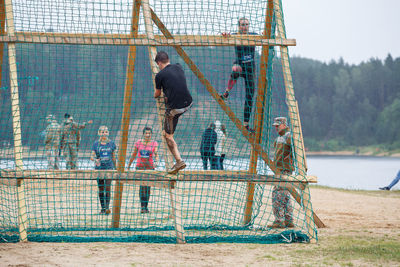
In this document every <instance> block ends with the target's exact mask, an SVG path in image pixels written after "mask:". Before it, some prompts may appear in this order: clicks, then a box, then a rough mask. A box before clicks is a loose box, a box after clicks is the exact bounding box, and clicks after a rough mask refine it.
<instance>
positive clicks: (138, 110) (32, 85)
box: [0, 0, 317, 243]
mask: <svg viewBox="0 0 400 267" xmlns="http://www.w3.org/2000/svg"><path fill="white" fill-rule="evenodd" d="M146 3H147V1H134V0H108V1H105V0H104V1H103V0H91V1H69V0H35V1H27V0H14V1H8V0H7V1H0V21H1V25H0V26H1V35H0V37H1V43H0V45H1V47H0V53H2V54H0V59H1V64H0V66H1V72H0V73H1V88H0V101H1V105H0V118H1V121H0V169H1V170H0V171H1V180H0V181H1V182H0V242H17V241H20V240H30V241H51V242H61V241H62V242H89V241H118V242H120V241H129V242H131V241H135V242H165V243H175V242H177V241H178V242H181V243H182V242H189V243H198V242H259V243H277V242H308V241H310V240H316V238H317V232H316V228H315V224H314V218H313V211H312V205H311V202H310V197H309V196H310V193H309V189H308V186H307V185H308V182H311V180H312V179H311V178H310V177H309V176H307V175H306V169H307V167H306V160H305V157H304V149H303V140H302V136H301V126H300V120H299V117H298V111H297V103H296V101H295V98H294V93H293V86H292V83H291V74H290V66H289V58H288V54H287V45H290V44H289V43H288V42H289V41H290V40H286V34H285V29H284V23H283V13H282V11H281V3H280V1H279V0H275V1H261V0H247V1H231V0H218V1H215V0H209V1H207V0H204V1H187V0H185V1H180V0H162V1H161V0H154V1H150V3H149V5H146ZM135 7H136V9H135ZM137 8H140V10H139V11H137V12H135V10H138V9H137ZM152 12H153V13H152ZM243 17H245V18H246V19H245V20H244V21H247V22H248V24H250V25H249V32H250V33H251V34H235V33H237V32H238V30H239V29H238V28H239V25H238V23H239V22H240V20H239V19H240V18H243ZM242 21H243V20H242ZM149 22H150V23H151V24H149ZM146 25H147V26H146ZM223 32H228V33H231V35H230V36H228V37H223V36H222V33H223ZM163 36H166V37H167V38H169V39H171V40H172V41H174V40H175V41H176V43H172V42H171V40H169V41H170V43H169V45H165V44H166V42H167V41H168V40H167V39H166V38H164V37H163ZM257 38H258V39H257ZM246 41H247V42H258V43H253V45H249V47H253V48H255V52H254V61H253V63H249V64H252V66H253V67H252V69H251V70H248V67H245V66H244V65H246V64H248V63H241V64H239V65H241V66H242V67H243V68H242V73H241V74H239V77H238V79H237V82H236V84H234V85H233V87H232V89H231V90H230V91H229V97H228V98H227V99H222V98H221V97H220V96H219V95H220V94H223V93H224V92H225V89H226V88H227V87H229V85H228V84H229V80H230V79H231V80H232V77H234V76H235V73H233V74H232V65H233V63H234V62H235V60H237V56H236V54H235V44H238V43H235V42H246ZM285 41H286V42H287V43H284V42H285ZM178 42H179V43H178ZM227 42H228V44H227ZM262 42H263V43H262ZM268 42H270V45H271V46H267V44H268ZM224 43H225V44H224ZM280 44H282V45H280ZM129 45H131V46H129ZM238 45H239V44H238ZM263 45H264V46H263ZM151 47H152V48H151ZM152 49H153V50H152ZM154 49H155V50H156V51H160V50H164V51H166V52H167V53H168V54H169V57H170V60H171V63H173V64H175V63H179V64H180V65H181V66H182V68H183V70H184V72H185V75H186V79H187V85H188V88H189V91H190V93H191V95H192V97H193V106H192V107H191V108H190V109H189V110H188V111H187V112H186V113H184V114H183V115H182V116H181V117H180V119H179V123H178V126H177V129H176V131H175V134H174V137H175V140H176V143H177V146H178V148H179V151H180V153H181V155H182V158H183V160H184V161H185V162H186V165H187V167H186V168H185V169H184V170H182V171H180V172H179V173H178V175H168V174H167V172H166V169H167V168H169V167H171V164H173V163H174V161H171V158H172V157H171V154H170V152H169V150H168V148H167V146H166V143H165V140H164V138H163V137H162V136H163V135H162V131H163V128H162V125H163V123H162V121H163V120H164V118H163V114H164V111H165V106H164V105H163V103H162V101H160V103H159V107H158V106H157V104H156V103H157V100H155V99H154V97H153V94H154V84H153V81H154V75H155V74H156V73H157V72H158V69H157V68H156V69H154V67H156V65H155V62H154V54H153V52H154ZM182 49H183V50H182ZM152 51H153V52H152ZM182 51H183V52H182ZM245 72H246V73H245ZM240 75H241V76H240ZM246 75H247V76H246ZM251 81H254V84H249V83H251ZM231 83H232V81H231ZM252 90H254V94H253V96H251V91H252ZM246 101H247V102H246ZM246 105H247V111H246V110H245V106H246ZM249 108H250V111H249ZM66 113H67V114H69V115H70V116H72V117H73V121H74V123H76V125H81V127H82V129H80V130H76V131H75V132H74V133H73V134H71V132H68V131H69V130H68V127H67V126H66V125H67V124H68V123H69V122H68V118H66V117H65V114H66ZM49 115H52V116H49ZM67 117H68V116H67ZM276 117H286V118H287V125H288V127H289V128H288V129H289V131H290V132H291V134H290V136H289V138H288V139H285V142H288V144H289V148H290V153H289V154H290V155H289V154H288V155H286V156H287V157H289V158H291V159H292V160H289V161H288V164H289V165H290V167H289V169H290V171H287V170H283V171H282V169H279V168H278V169H276V167H274V166H277V165H279V164H277V163H278V162H276V160H275V161H274V156H275V154H276V153H277V146H276V145H274V142H275V141H276V140H277V138H278V137H279V135H278V134H277V131H276V130H275V127H274V126H273V125H272V124H273V123H274V118H276ZM246 118H247V120H248V121H249V127H250V131H248V129H247V128H245V126H246ZM90 121H93V123H89V122H90ZM217 121H218V122H217ZM210 123H214V125H216V127H215V128H214V127H212V128H213V129H214V130H213V131H214V132H215V133H216V136H217V137H216V140H215V141H216V142H217V143H216V144H214V146H213V147H214V148H213V149H211V150H210V151H204V150H205V149H204V147H203V149H201V144H202V142H203V143H204V142H205V139H207V138H206V137H205V130H206V129H207V127H208V126H209V125H210ZM101 125H105V126H107V127H108V129H109V133H110V135H109V139H110V140H112V141H113V142H115V144H116V150H115V152H114V155H115V157H116V158H117V161H118V164H117V169H118V170H115V169H110V170H106V171H104V170H100V171H99V170H95V169H94V166H95V163H94V162H93V161H91V160H90V157H91V155H92V153H93V150H94V148H93V143H94V142H95V141H96V140H98V139H99V136H98V130H99V127H100V126H101ZM220 125H224V126H225V127H226V133H225V134H224V136H222V135H221V129H220V127H219V126H220ZM145 127H150V128H151V129H152V135H151V140H152V141H156V142H157V143H158V149H157V154H158V161H157V162H156V164H155V167H154V168H155V169H154V170H140V171H139V170H136V168H135V166H136V163H137V157H138V156H139V155H138V156H137V157H136V158H135V159H134V160H133V161H132V165H131V168H130V169H128V168H127V166H128V163H129V161H130V159H131V157H132V154H134V153H135V144H136V142H137V141H139V140H142V141H143V140H144V138H145V137H144V134H143V129H144V128H145ZM252 129H254V132H253V131H252ZM211 133H212V131H211ZM78 134H79V137H77V136H78ZM74 138H75V139H74ZM70 139H71V140H72V139H73V142H72V141H71V140H70ZM222 139H223V140H224V142H223V144H222V145H221V143H218V142H221V140H222ZM46 140H47V141H46ZM68 140H70V141H71V142H69V141H68ZM45 142H47V145H45ZM77 143H79V144H77ZM215 146H217V148H216V147H215ZM218 146H220V147H219V148H218ZM221 146H222V148H221ZM209 147H212V145H210V146H209ZM214 152H216V154H215V153H214ZM151 153H154V151H152V152H151ZM139 154H140V153H139ZM140 155H141V154H140ZM153 156H155V155H153ZM172 159H173V158H172ZM222 160H223V163H222V164H221V163H220V162H221V161H222ZM154 161H156V160H155V158H154ZM206 163H207V170H206V166H205V165H206ZM281 165H282V164H281ZM150 169H151V168H150ZM279 170H281V171H282V172H279ZM279 173H280V174H282V175H279Z"/></svg>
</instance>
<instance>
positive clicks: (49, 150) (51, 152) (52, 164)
mask: <svg viewBox="0 0 400 267" xmlns="http://www.w3.org/2000/svg"><path fill="white" fill-rule="evenodd" d="M46 157H47V169H49V170H58V169H60V165H59V160H60V158H59V156H58V145H46Z"/></svg>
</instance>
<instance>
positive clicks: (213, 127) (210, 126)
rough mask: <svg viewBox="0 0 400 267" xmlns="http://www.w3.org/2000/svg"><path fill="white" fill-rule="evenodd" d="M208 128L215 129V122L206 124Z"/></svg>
mask: <svg viewBox="0 0 400 267" xmlns="http://www.w3.org/2000/svg"><path fill="white" fill-rule="evenodd" d="M208 128H210V129H213V130H214V129H215V123H213V122H211V123H210V124H209V125H208Z"/></svg>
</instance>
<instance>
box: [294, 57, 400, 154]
mask: <svg viewBox="0 0 400 267" xmlns="http://www.w3.org/2000/svg"><path fill="white" fill-rule="evenodd" d="M291 67H292V73H293V80H294V88H295V94H296V98H297V100H298V102H299V109H300V116H301V121H302V127H303V135H304V138H305V145H306V146H307V147H308V148H309V149H311V150H320V149H322V150H336V149H342V148H346V147H349V146H353V147H357V146H371V145H377V146H383V147H382V148H384V149H389V150H395V149H399V148H400V58H396V59H393V58H392V56H391V55H388V56H387V57H386V59H385V60H383V61H382V60H379V59H370V60H368V61H367V62H363V63H360V64H358V65H349V64H346V63H345V62H344V61H343V60H339V61H338V62H335V61H332V62H330V63H322V62H319V61H315V60H310V59H306V58H296V57H294V58H292V60H291Z"/></svg>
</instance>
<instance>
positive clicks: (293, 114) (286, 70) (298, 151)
mask: <svg viewBox="0 0 400 267" xmlns="http://www.w3.org/2000/svg"><path fill="white" fill-rule="evenodd" d="M274 4H275V5H274V11H275V18H276V23H277V27H278V34H277V35H278V36H277V37H281V38H284V39H286V32H285V28H284V26H283V25H284V21H283V15H282V8H281V5H280V1H279V0H274ZM280 52H281V64H282V72H283V80H284V83H285V90H286V103H287V105H288V108H289V117H290V122H291V125H292V134H293V148H294V154H295V157H296V161H297V168H298V170H299V174H300V175H303V176H306V174H307V169H306V165H305V152H304V142H303V133H302V132H301V125H300V117H299V110H298V107H297V101H296V100H295V98H294V89H293V80H292V73H291V71H290V66H289V52H288V48H287V46H280ZM304 187H305V188H304V189H302V190H301V192H302V195H303V205H302V206H303V209H304V212H305V214H306V222H307V229H308V235H309V237H310V241H311V242H316V237H315V235H314V228H315V223H314V220H313V213H312V208H311V202H310V190H309V188H308V184H306V185H305V186H304Z"/></svg>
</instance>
